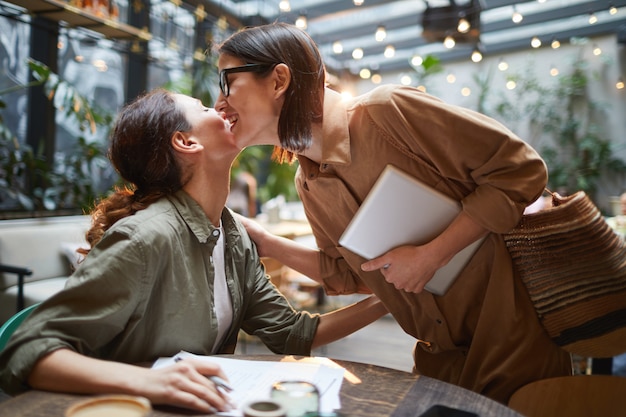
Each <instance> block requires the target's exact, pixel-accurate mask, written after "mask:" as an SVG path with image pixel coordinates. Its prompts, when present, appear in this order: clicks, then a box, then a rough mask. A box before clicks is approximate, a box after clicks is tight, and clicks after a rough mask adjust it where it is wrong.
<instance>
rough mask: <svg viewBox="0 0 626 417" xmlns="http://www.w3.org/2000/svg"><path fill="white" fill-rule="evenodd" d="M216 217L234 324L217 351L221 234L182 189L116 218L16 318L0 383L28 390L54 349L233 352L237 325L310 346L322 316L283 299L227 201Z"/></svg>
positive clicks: (116, 353)
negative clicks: (56, 285)
mask: <svg viewBox="0 0 626 417" xmlns="http://www.w3.org/2000/svg"><path fill="white" fill-rule="evenodd" d="M222 224H223V227H224V232H225V267H226V281H227V286H228V291H229V293H230V297H231V302H232V306H233V323H232V326H231V328H230V330H229V331H228V333H227V335H226V336H225V339H224V340H225V341H224V342H223V343H222V344H221V346H220V347H219V348H218V349H217V350H216V351H214V350H213V345H214V342H215V338H216V335H217V320H216V316H215V311H214V303H213V281H214V273H213V267H212V264H211V263H212V259H211V254H212V253H213V247H214V246H215V244H216V241H217V238H218V236H219V233H220V232H219V229H216V228H215V227H214V226H213V225H211V224H210V223H209V221H208V219H207V217H206V216H205V214H204V212H203V211H202V209H201V208H200V206H199V205H198V204H197V203H196V202H195V201H194V200H193V199H191V197H189V196H188V195H187V194H186V193H185V192H183V191H179V192H178V193H177V194H176V195H174V196H172V197H168V198H162V199H161V200H159V201H157V202H155V203H153V204H152V205H150V206H149V207H148V208H146V209H145V210H141V211H139V212H137V213H136V214H135V215H133V216H129V217H126V218H124V219H122V220H120V221H118V222H117V223H116V224H114V225H113V227H111V229H109V230H108V231H107V232H106V234H105V235H104V237H103V238H102V240H101V241H100V242H99V243H98V244H97V245H96V246H95V247H94V248H93V250H92V251H91V252H90V253H89V255H88V256H87V257H86V259H85V260H84V262H83V263H82V264H81V265H80V266H79V268H78V269H77V270H76V272H75V273H74V274H73V275H72V276H71V277H70V279H69V280H68V283H67V285H66V288H65V289H64V290H63V291H61V292H60V293H58V294H56V295H55V296H53V297H52V298H50V299H49V300H47V301H45V302H44V303H43V304H42V305H41V306H40V307H39V308H38V309H36V310H35V311H34V312H33V314H32V315H31V316H30V317H29V318H28V319H27V320H26V321H25V322H24V323H23V324H22V326H21V327H20V328H19V329H18V330H17V331H16V333H15V334H14V337H13V338H12V339H11V341H10V342H9V345H7V347H6V349H5V350H4V351H3V352H2V355H0V381H1V383H2V388H3V389H4V390H5V391H7V392H11V393H14V392H17V391H19V390H21V389H24V388H26V385H25V381H26V380H27V378H28V375H29V373H30V370H31V369H32V367H33V365H34V364H35V362H36V361H37V360H38V359H39V358H41V357H42V356H44V355H45V354H47V353H49V352H52V351H54V350H56V349H60V348H69V349H72V350H75V351H77V352H80V353H82V354H85V355H88V356H92V357H96V358H103V359H110V360H115V361H120V362H127V363H143V362H150V361H154V360H155V359H157V358H159V357H161V356H171V355H174V354H176V353H177V352H179V351H180V350H185V351H189V352H193V353H196V354H202V355H210V354H213V353H232V352H233V351H234V349H235V345H236V342H237V335H238V332H239V330H240V329H243V330H244V331H245V332H247V333H249V334H254V335H257V336H258V337H260V339H261V340H262V341H263V343H265V344H266V345H267V346H268V348H270V349H271V350H272V351H274V352H276V353H285V354H300V355H308V354H310V349H311V343H312V340H313V337H314V334H315V331H316V329H317V324H318V320H319V319H318V316H317V315H310V314H308V313H306V312H296V311H295V310H294V309H293V308H292V307H291V306H290V305H289V303H288V301H287V300H286V299H285V298H284V297H283V296H282V294H281V293H280V292H279V291H278V290H277V289H276V287H275V286H274V285H273V284H272V283H271V282H270V281H269V278H268V276H267V275H266V274H265V270H264V268H263V266H262V264H261V262H260V260H259V256H258V254H257V252H256V247H255V246H254V244H253V243H252V242H251V240H250V239H249V237H248V234H247V233H246V232H245V229H244V228H243V226H242V225H241V224H240V223H238V222H237V221H235V219H234V218H233V217H232V215H231V212H230V211H229V210H228V209H224V211H223V213H222Z"/></svg>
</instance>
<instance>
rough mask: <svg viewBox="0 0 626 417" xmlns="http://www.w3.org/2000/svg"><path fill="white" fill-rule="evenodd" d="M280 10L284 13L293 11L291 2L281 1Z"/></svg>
mask: <svg viewBox="0 0 626 417" xmlns="http://www.w3.org/2000/svg"><path fill="white" fill-rule="evenodd" d="M278 8H279V9H280V11H281V12H283V13H286V12H290V11H291V4H289V0H281V2H280V3H278Z"/></svg>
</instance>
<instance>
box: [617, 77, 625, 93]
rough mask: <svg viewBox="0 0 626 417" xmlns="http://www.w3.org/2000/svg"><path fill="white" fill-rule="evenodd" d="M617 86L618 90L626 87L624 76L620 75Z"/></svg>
mask: <svg viewBox="0 0 626 417" xmlns="http://www.w3.org/2000/svg"><path fill="white" fill-rule="evenodd" d="M615 88H617V89H618V90H623V89H624V79H623V78H622V77H620V78H619V79H618V80H617V82H616V83H615Z"/></svg>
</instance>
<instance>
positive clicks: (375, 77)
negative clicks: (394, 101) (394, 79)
mask: <svg viewBox="0 0 626 417" xmlns="http://www.w3.org/2000/svg"><path fill="white" fill-rule="evenodd" d="M371 80H372V82H373V83H374V84H380V83H381V82H382V81H383V77H382V76H381V75H380V74H379V73H377V72H376V73H374V74H372V78H371Z"/></svg>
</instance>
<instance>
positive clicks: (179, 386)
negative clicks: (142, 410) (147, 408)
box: [137, 359, 233, 413]
mask: <svg viewBox="0 0 626 417" xmlns="http://www.w3.org/2000/svg"><path fill="white" fill-rule="evenodd" d="M146 371H147V372H146V374H144V378H143V379H142V381H143V382H142V383H141V384H140V386H138V387H137V388H138V390H139V392H138V394H139V395H142V396H144V397H146V398H148V399H149V400H150V401H151V402H153V403H154V404H167V405H174V406H177V407H182V408H189V409H193V410H198V411H201V412H204V413H215V412H216V411H228V410H231V409H232V408H233V407H232V406H231V404H230V401H229V398H228V395H227V394H225V393H223V392H222V391H221V390H220V389H219V388H218V387H217V386H216V385H215V383H213V382H212V381H211V380H210V379H209V378H208V376H213V375H215V376H219V377H220V378H222V379H225V380H226V379H227V378H226V375H225V374H224V372H223V371H222V370H221V368H220V367H219V365H217V364H214V363H210V362H204V361H197V360H193V359H185V360H184V361H180V362H177V363H175V364H174V365H171V366H167V367H163V368H158V369H146Z"/></svg>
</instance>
